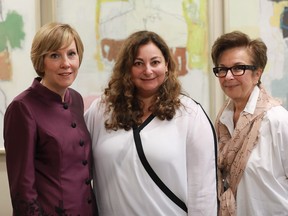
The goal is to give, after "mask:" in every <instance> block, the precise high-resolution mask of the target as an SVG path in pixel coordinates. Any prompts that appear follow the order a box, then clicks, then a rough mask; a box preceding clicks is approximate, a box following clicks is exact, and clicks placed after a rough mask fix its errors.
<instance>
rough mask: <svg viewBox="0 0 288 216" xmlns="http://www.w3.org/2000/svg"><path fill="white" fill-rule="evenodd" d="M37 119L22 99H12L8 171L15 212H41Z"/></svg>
mask: <svg viewBox="0 0 288 216" xmlns="http://www.w3.org/2000/svg"><path fill="white" fill-rule="evenodd" d="M35 145H36V123H35V121H34V119H33V117H32V115H31V113H30V111H29V109H28V108H27V107H26V106H25V105H24V104H23V103H21V102H19V101H14V102H12V103H11V104H10V105H9V107H8V108H7V110H6V113H5V116H4V146H5V151H6V165H7V174H8V180H9V187H10V195H11V200H12V206H13V211H14V214H15V215H24V214H25V215H41V214H40V207H39V205H38V203H37V191H36V189H35V166H34V160H35Z"/></svg>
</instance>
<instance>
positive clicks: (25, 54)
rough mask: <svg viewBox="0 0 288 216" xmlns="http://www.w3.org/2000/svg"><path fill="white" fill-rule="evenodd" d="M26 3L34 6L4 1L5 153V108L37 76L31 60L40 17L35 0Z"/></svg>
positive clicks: (0, 88)
mask: <svg viewBox="0 0 288 216" xmlns="http://www.w3.org/2000/svg"><path fill="white" fill-rule="evenodd" d="M29 1H30V2H29ZM26 3H27V4H29V5H31V7H30V6H29V7H25V9H24V7H23V5H22V4H19V1H17V0H0V131H1V136H0V152H4V141H3V136H2V131H3V117H4V113H5V110H6V108H7V106H8V105H9V103H10V102H11V101H12V99H13V98H14V97H15V96H16V95H17V94H19V93H20V92H21V91H23V90H24V89H25V88H27V87H28V86H29V85H30V84H31V82H32V79H33V76H35V75H34V74H35V72H34V70H33V67H32V64H31V61H30V46H31V40H32V37H33V36H34V33H35V29H36V22H37V18H38V17H37V16H36V4H35V0H27V1H26Z"/></svg>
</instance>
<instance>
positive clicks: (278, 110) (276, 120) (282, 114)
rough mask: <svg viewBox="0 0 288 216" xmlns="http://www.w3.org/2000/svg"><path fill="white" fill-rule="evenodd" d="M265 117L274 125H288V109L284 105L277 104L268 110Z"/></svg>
mask: <svg viewBox="0 0 288 216" xmlns="http://www.w3.org/2000/svg"><path fill="white" fill-rule="evenodd" d="M265 119H266V120H267V121H268V122H270V123H271V124H273V125H279V124H285V125H287V126H288V111H287V110H286V109H285V108H284V107H283V106H275V107H272V108H271V109H270V110H268V111H267V113H266V116H265Z"/></svg>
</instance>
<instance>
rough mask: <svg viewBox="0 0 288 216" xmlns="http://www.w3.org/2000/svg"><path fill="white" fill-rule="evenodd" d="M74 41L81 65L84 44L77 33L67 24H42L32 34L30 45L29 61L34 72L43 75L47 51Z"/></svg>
mask: <svg viewBox="0 0 288 216" xmlns="http://www.w3.org/2000/svg"><path fill="white" fill-rule="evenodd" d="M73 40H74V41H75V44H76V48H77V52H78V56H79V64H80V65H81V62H82V58H83V52H84V46H83V43H82V40H81V38H80V36H79V34H78V33H77V32H76V30H75V29H73V28H72V27H71V26H70V25H68V24H63V23H55V22H52V23H48V24H45V25H43V26H42V27H41V28H40V29H39V30H38V32H37V33H36V35H35V36H34V39H33V42H32V47H31V53H30V54H31V61H32V64H33V67H34V69H35V71H36V73H37V74H38V75H39V76H40V77H43V76H44V57H45V55H46V54H47V53H49V52H51V51H52V52H53V51H56V50H58V49H60V48H61V47H62V46H66V45H67V46H69V45H70V44H71V43H72V42H73Z"/></svg>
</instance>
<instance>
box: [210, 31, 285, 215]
mask: <svg viewBox="0 0 288 216" xmlns="http://www.w3.org/2000/svg"><path fill="white" fill-rule="evenodd" d="M266 52H267V47H266V45H265V44H264V43H263V42H262V41H261V40H260V39H255V40H252V39H250V38H249V36H248V35H246V34H244V33H242V32H239V31H234V32H231V33H227V34H224V35H222V36H220V37H219V38H218V39H217V40H216V41H215V43H214V44H213V47H212V54H211V55H212V60H213V63H214V65H215V66H216V67H214V68H213V72H214V74H215V76H216V77H218V79H219V83H220V85H221V88H222V90H223V92H224V93H225V95H226V96H227V97H228V99H227V101H226V103H225V104H224V105H223V107H222V108H221V109H220V111H219V113H218V116H217V118H216V122H215V127H216V132H217V135H218V141H219V143H218V145H219V154H218V196H219V200H220V208H219V215H220V216H226V215H238V216H243V215H245V216H258V215H259V216H260V215H261V216H271V215H273V216H274V215H288V112H287V110H286V109H285V108H283V107H282V106H281V105H280V102H279V101H278V100H276V99H274V98H272V97H271V96H270V95H269V94H268V93H267V92H266V91H265V89H264V87H263V86H262V84H261V81H260V80H261V76H262V73H263V71H264V68H265V65H266V62H267V54H266Z"/></svg>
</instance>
